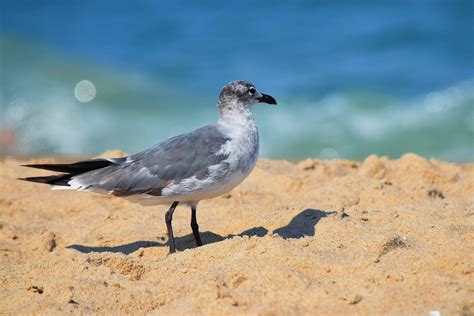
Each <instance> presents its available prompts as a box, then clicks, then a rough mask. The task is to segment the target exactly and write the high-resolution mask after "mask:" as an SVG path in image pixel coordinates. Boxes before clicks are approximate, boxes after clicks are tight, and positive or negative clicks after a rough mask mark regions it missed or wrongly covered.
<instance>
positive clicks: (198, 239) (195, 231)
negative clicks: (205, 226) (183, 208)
mask: <svg viewBox="0 0 474 316" xmlns="http://www.w3.org/2000/svg"><path fill="white" fill-rule="evenodd" d="M191 228H192V229H193V234H194V240H196V244H197V245H198V247H199V246H202V242H201V237H200V236H199V225H198V223H197V220H196V206H195V205H194V206H191Z"/></svg>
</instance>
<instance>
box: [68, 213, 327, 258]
mask: <svg viewBox="0 0 474 316" xmlns="http://www.w3.org/2000/svg"><path fill="white" fill-rule="evenodd" d="M332 214H335V212H325V211H320V210H315V209H305V210H303V211H302V212H300V213H299V214H298V215H296V216H295V217H293V219H292V220H291V221H290V222H289V223H288V225H286V226H283V227H280V228H277V229H275V230H274V231H273V233H274V234H277V235H279V236H280V237H281V238H283V239H289V238H303V237H306V236H314V235H315V233H316V231H315V226H316V225H317V224H318V222H319V221H320V220H321V218H323V217H327V216H329V215H332ZM267 234H268V229H266V228H265V227H262V226H259V227H253V228H250V229H248V230H245V231H243V232H241V233H240V234H237V235H234V234H231V235H228V236H225V237H224V236H221V235H218V234H215V233H213V232H209V231H206V232H202V233H201V239H202V242H203V244H205V245H206V244H212V243H215V242H219V241H222V240H224V239H229V238H233V237H236V236H240V237H243V236H248V237H254V236H257V237H263V236H266V235H267ZM175 240H176V245H177V247H176V248H177V249H178V250H185V249H189V248H194V247H196V244H195V242H194V237H193V234H188V235H185V236H181V237H175ZM150 247H168V244H167V243H166V242H156V241H136V242H132V243H129V244H125V245H119V246H113V247H107V246H102V247H91V246H83V245H70V246H67V247H66V248H68V249H75V250H77V251H79V252H82V253H90V252H113V253H123V254H126V255H128V254H130V253H132V252H135V251H137V250H138V249H140V248H150Z"/></svg>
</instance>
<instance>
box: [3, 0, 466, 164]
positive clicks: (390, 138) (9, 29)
mask: <svg viewBox="0 0 474 316" xmlns="http://www.w3.org/2000/svg"><path fill="white" fill-rule="evenodd" d="M0 11H1V13H0V54H1V55H0V71H1V73H0V76H1V77H0V154H2V155H7V154H14V155H51V154H59V155H76V156H77V155H81V156H86V155H97V154H99V153H101V152H103V151H105V150H107V149H120V150H123V151H126V152H130V153H132V152H137V151H140V150H142V149H145V148H147V147H149V146H151V145H154V144H156V143H159V142H160V141H163V140H165V139H167V138H168V137H171V136H174V135H176V134H179V133H184V132H187V131H191V130H192V129H194V128H197V127H199V126H202V125H204V124H207V123H212V122H214V121H216V119H217V111H216V101H217V96H218V94H219V92H220V89H221V88H222V86H223V85H224V84H225V83H227V82H229V81H231V80H234V79H239V80H248V81H251V82H253V83H254V84H255V85H256V86H257V89H259V90H260V91H262V92H264V93H267V94H270V95H272V96H274V97H275V98H276V99H277V100H278V106H276V107H273V106H265V105H258V106H256V107H255V109H254V113H255V116H256V120H257V123H258V126H259V130H260V139H261V155H262V156H265V157H270V158H283V159H292V160H293V159H303V158H306V157H316V158H321V159H357V160H360V159H363V158H364V157H366V156H368V155H370V154H373V153H375V154H378V155H387V156H389V157H391V158H397V157H400V155H402V154H403V153H406V152H414V153H417V154H419V155H422V156H424V157H427V158H431V157H433V158H437V159H445V160H448V161H456V162H466V161H474V2H473V1H417V2H415V1H390V2H380V1H246V0H241V1H238V2H229V1H226V2H222V1H199V2H197V1H175V2H172V3H171V2H160V1H119V2H118V1H110V0H106V1H79V0H69V1H52V0H50V1H24V0H16V1H13V0H2V1H1V2H0ZM85 80H86V81H85ZM81 101H87V102H81Z"/></svg>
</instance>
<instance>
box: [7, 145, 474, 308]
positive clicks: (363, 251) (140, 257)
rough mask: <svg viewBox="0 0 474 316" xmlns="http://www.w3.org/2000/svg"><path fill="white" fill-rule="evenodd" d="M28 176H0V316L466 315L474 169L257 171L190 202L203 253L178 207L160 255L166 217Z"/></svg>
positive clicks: (376, 162) (387, 163) (16, 170)
mask: <svg viewBox="0 0 474 316" xmlns="http://www.w3.org/2000/svg"><path fill="white" fill-rule="evenodd" d="M53 161H57V158H47V159H46V158H45V159H36V160H28V161H27V162H28V163H33V162H53ZM25 162H26V161H18V160H13V159H5V160H4V161H3V162H1V165H0V266H1V269H0V314H45V313H48V314H55V313H61V312H72V313H97V314H104V313H106V314H111V313H121V314H125V313H133V314H143V313H151V314H181V315H182V314H211V315H229V314H259V315H274V314H275V315H299V314H302V315H313V314H339V315H340V314H399V313H404V314H420V315H428V313H429V312H430V311H440V312H441V313H442V314H443V315H445V314H446V315H448V314H463V313H464V314H466V315H467V314H469V313H471V314H472V313H474V299H473V298H474V164H463V165H460V164H451V163H446V162H442V161H437V160H426V159H423V158H421V157H419V156H416V155H413V154H406V155H404V156H403V157H401V158H400V159H398V160H389V159H387V158H383V157H382V158H380V157H377V156H370V157H368V158H367V159H366V160H365V161H364V162H352V161H329V162H326V161H319V160H311V159H309V160H305V161H301V162H299V163H290V162H287V161H273V160H265V159H262V160H260V161H259V163H258V166H257V168H256V169H255V171H254V172H253V173H252V174H251V176H250V177H249V178H248V179H247V180H245V182H244V183H242V184H241V185H240V186H238V187H237V188H236V189H235V190H234V191H232V192H231V193H230V194H227V195H225V196H222V197H219V198H216V199H213V200H209V201H203V202H201V203H200V205H199V209H198V220H199V224H200V227H201V231H202V232H203V242H204V243H205V245H204V246H203V247H200V248H195V245H194V240H193V238H192V234H191V228H190V227H189V222H190V210H189V209H188V208H186V207H180V206H179V207H178V209H177V211H176V213H175V218H174V221H173V223H174V228H175V234H176V236H178V237H177V244H178V249H179V252H178V253H177V254H175V255H168V254H167V251H168V248H167V245H166V227H165V223H164V213H165V210H166V209H167V207H166V206H158V207H141V206H138V205H134V204H131V203H129V202H126V201H124V200H121V199H118V198H112V197H109V196H101V195H95V194H90V193H82V192H72V191H51V190H49V189H48V187H47V186H43V185H39V184H33V183H26V182H21V181H18V180H16V178H17V177H23V176H31V175H38V174H39V175H41V174H48V173H47V172H42V171H38V170H31V169H26V168H21V167H19V164H21V163H25Z"/></svg>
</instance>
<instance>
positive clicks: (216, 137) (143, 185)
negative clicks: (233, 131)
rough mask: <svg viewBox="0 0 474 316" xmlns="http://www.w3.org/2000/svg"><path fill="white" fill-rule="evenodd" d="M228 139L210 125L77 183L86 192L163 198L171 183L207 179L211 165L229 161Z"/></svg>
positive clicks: (79, 179) (77, 178)
mask: <svg viewBox="0 0 474 316" xmlns="http://www.w3.org/2000/svg"><path fill="white" fill-rule="evenodd" d="M228 140H230V138H228V137H226V136H225V135H224V134H223V133H222V132H221V131H220V130H219V129H218V128H217V127H216V126H215V125H207V126H204V127H202V128H199V129H197V130H195V131H194V132H192V133H189V134H183V135H179V136H176V137H173V138H170V139H168V140H167V141H165V142H163V143H161V144H159V145H156V146H154V147H152V148H150V149H147V150H145V151H143V152H140V153H137V154H134V155H131V156H129V157H127V159H125V161H124V162H122V163H120V164H117V165H114V166H110V167H106V168H103V169H99V170H94V171H91V172H87V173H84V174H81V175H79V176H77V177H75V178H74V179H73V182H76V183H78V184H79V185H80V186H81V187H83V188H84V189H88V190H92V191H107V192H111V193H112V194H114V195H119V196H127V195H133V194H139V193H146V194H151V195H161V190H162V189H163V188H165V187H166V186H167V185H168V184H170V183H171V182H174V183H178V182H179V181H181V180H182V179H186V178H190V177H192V176H195V177H196V178H198V179H202V178H204V177H205V176H206V175H207V173H208V170H209V169H208V168H209V167H210V166H213V165H216V164H219V163H221V162H222V161H223V160H225V159H227V157H228V155H227V154H223V153H222V152H219V151H220V149H221V148H222V146H223V145H224V144H225V143H226V142H227V141H228Z"/></svg>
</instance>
